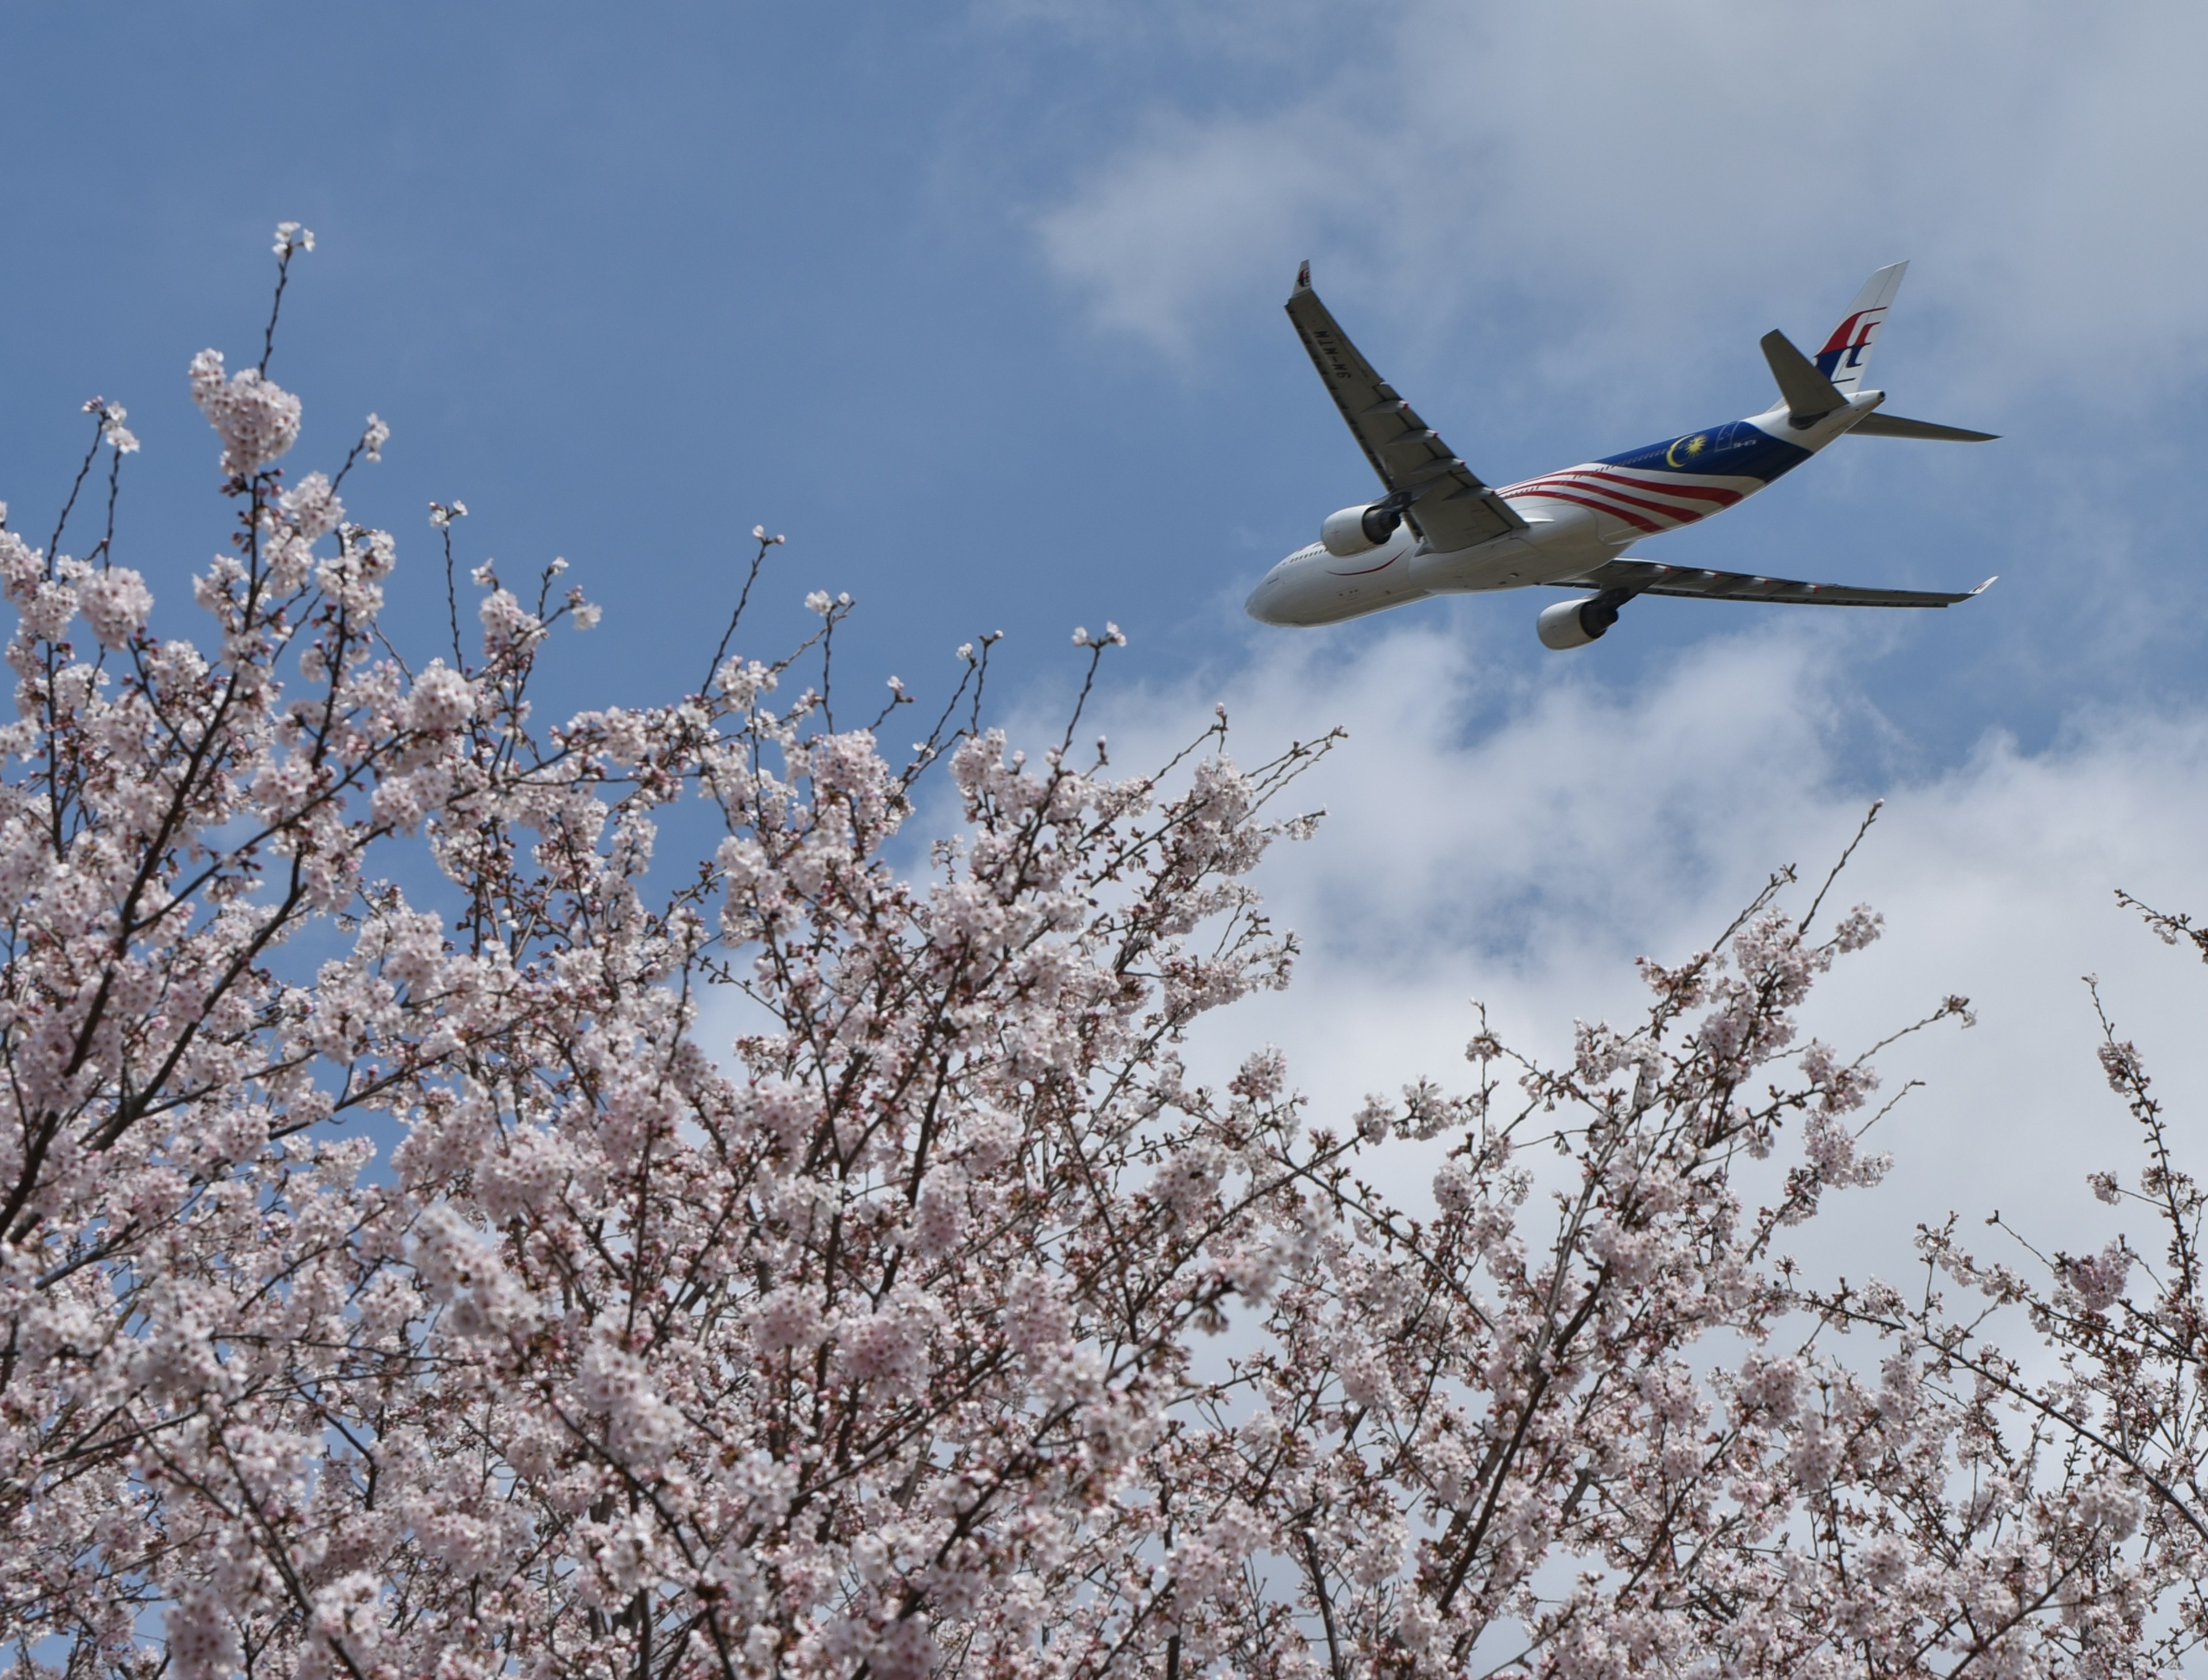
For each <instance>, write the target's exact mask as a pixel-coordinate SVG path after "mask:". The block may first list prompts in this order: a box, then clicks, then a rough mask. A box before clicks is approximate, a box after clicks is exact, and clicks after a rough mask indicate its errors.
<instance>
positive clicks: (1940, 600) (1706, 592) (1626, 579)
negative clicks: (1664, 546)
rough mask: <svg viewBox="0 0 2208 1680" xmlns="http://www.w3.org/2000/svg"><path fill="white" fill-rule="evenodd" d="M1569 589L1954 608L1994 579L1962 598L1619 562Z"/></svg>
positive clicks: (1562, 581) (1568, 583)
mask: <svg viewBox="0 0 2208 1680" xmlns="http://www.w3.org/2000/svg"><path fill="white" fill-rule="evenodd" d="M1548 581H1549V582H1551V583H1552V584H1557V585H1563V587H1564V588H1567V589H1595V590H1603V589H1623V590H1629V591H1632V592H1633V593H1634V594H1635V595H1679V596H1688V597H1693V598H1695V599H1696V600H1702V601H1792V602H1797V603H1801V604H1802V605H1804V606H1822V607H1952V606H1953V605H1954V604H1955V603H1957V602H1958V601H1967V600H1969V599H1970V598H1971V597H1972V596H1974V595H1983V593H1984V592H1985V591H1986V588H1987V586H1988V585H1990V584H1991V583H1992V582H1993V579H1991V578H1988V579H1986V581H1985V583H1983V584H1980V585H1978V586H1977V588H1976V589H1966V590H1963V591H1960V592H1955V591H1947V590H1933V589H1865V588H1863V587H1861V586H1859V585H1855V584H1810V583H1803V582H1801V581H1799V580H1798V579H1793V578H1755V577H1750V576H1749V574H1748V573H1745V572H1708V571H1704V570H1702V569H1701V568H1700V567H1692V566H1658V565H1656V564H1654V563H1653V561H1646V560H1613V561H1609V562H1608V563H1607V564H1605V565H1602V566H1597V567H1592V568H1590V569H1589V570H1587V571H1585V572H1582V573H1580V574H1579V575H1578V576H1577V577H1575V578H1551V579H1549V580H1548Z"/></svg>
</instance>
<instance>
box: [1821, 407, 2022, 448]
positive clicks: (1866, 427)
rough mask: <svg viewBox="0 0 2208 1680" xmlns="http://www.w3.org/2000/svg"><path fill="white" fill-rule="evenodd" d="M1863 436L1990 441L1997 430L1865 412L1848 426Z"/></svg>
mask: <svg viewBox="0 0 2208 1680" xmlns="http://www.w3.org/2000/svg"><path fill="white" fill-rule="evenodd" d="M1848 429H1849V430H1850V431H1851V432H1858V433H1861V434H1862V435H1863V436H1865V437H1922V438H1929V439H1930V440H1932V441H1935V442H1938V443H1991V442H1992V441H1994V440H1995V438H1997V437H1999V436H2000V435H2001V434H2000V433H1999V432H1967V431H1965V430H1964V429H1962V428H1961V427H1960V426H1935V425H1934V424H1933V423H1931V422H1930V421H1929V420H1905V419H1903V418H1902V417H1900V416H1899V415H1898V414H1867V415H1865V416H1864V417H1863V418H1862V419H1860V420H1858V421H1857V422H1856V423H1855V424H1854V425H1852V426H1851V427H1850V428H1848Z"/></svg>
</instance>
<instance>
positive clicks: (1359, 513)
mask: <svg viewBox="0 0 2208 1680" xmlns="http://www.w3.org/2000/svg"><path fill="white" fill-rule="evenodd" d="M1402 523H1403V516H1402V514H1401V513H1398V512H1397V511H1396V510H1395V509H1394V508H1392V507H1383V506H1382V505H1381V504H1380V503H1378V502H1367V503H1365V505H1363V506H1362V507H1344V508H1342V509H1341V510H1340V511H1339V512H1336V513H1329V514H1328V515H1327V516H1326V518H1325V519H1324V520H1323V521H1322V522H1321V524H1320V525H1319V528H1318V540H1319V541H1320V542H1321V543H1324V544H1325V545H1326V551H1327V552H1328V553H1329V554H1330V555H1333V556H1334V557H1335V559H1336V560H1347V559H1348V558H1349V557H1350V556H1351V555H1361V554H1363V553H1365V551H1366V550H1367V549H1377V548H1378V547H1379V546H1380V545H1381V544H1382V543H1384V542H1386V541H1387V540H1388V539H1389V537H1393V536H1394V535H1395V527H1396V526H1398V525H1401V524H1402Z"/></svg>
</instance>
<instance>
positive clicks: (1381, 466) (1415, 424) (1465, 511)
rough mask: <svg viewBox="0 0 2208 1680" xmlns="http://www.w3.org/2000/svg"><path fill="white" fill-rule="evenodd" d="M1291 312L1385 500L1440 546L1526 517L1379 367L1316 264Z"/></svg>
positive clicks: (1438, 549) (1304, 273)
mask: <svg viewBox="0 0 2208 1680" xmlns="http://www.w3.org/2000/svg"><path fill="white" fill-rule="evenodd" d="M1288 319H1289V320H1290V321H1293V322H1294V323H1295V328H1296V333H1297V336H1298V337H1299V338H1300V339H1303V341H1304V348H1305V350H1307V351H1310V352H1311V365H1312V366H1313V367H1315V368H1317V369H1318V376H1319V377H1320V378H1321V379H1323V380H1324V381H1326V388H1327V391H1328V393H1329V395H1331V396H1332V397H1333V398H1334V405H1335V407H1336V408H1338V409H1340V410H1341V417H1342V418H1343V419H1344V420H1347V422H1348V423H1349V429H1350V430H1351V432H1353V434H1355V435H1356V438H1357V442H1358V447H1360V448H1361V449H1363V450H1364V451H1365V459H1367V460H1368V461H1370V462H1371V463H1372V470H1373V471H1375V472H1377V473H1378V474H1379V475H1380V482H1381V483H1382V484H1383V485H1385V486H1386V487H1387V489H1388V495H1387V497H1386V500H1387V501H1389V503H1391V504H1392V505H1393V506H1394V507H1395V509H1396V510H1397V511H1398V512H1400V513H1402V514H1403V515H1404V517H1405V518H1407V519H1409V520H1410V522H1411V528H1412V529H1413V530H1414V531H1417V532H1418V533H1419V536H1420V537H1424V538H1425V543H1426V546H1427V547H1428V548H1429V549H1432V550H1433V551H1434V552H1435V553H1437V554H1447V553H1449V551H1450V550H1451V549H1468V548H1470V547H1472V546H1473V544H1474V543H1485V542H1487V541H1488V540H1489V539H1491V538H1492V537H1501V536H1503V534H1504V533H1505V532H1508V531H1523V530H1525V529H1526V522H1525V520H1523V519H1520V518H1519V517H1518V515H1517V514H1516V513H1513V512H1512V511H1511V510H1510V508H1509V505H1508V504H1507V503H1505V502H1504V501H1503V499H1502V498H1501V497H1500V496H1498V495H1496V494H1495V492H1494V491H1492V490H1491V489H1488V488H1487V486H1486V485H1485V484H1484V483H1481V482H1480V481H1479V477H1478V475H1477V474H1475V473H1474V472H1473V471H1472V469H1471V468H1470V467H1468V466H1467V465H1465V464H1464V463H1463V462H1462V461H1461V460H1459V459H1457V458H1456V456H1455V453H1453V452H1452V451H1451V450H1450V448H1449V445H1447V444H1446V443H1443V441H1441V439H1440V437H1438V436H1437V435H1436V434H1435V432H1434V429H1433V428H1432V427H1431V426H1429V425H1427V424H1426V423H1425V421H1423V420H1421V419H1420V418H1419V417H1418V414H1417V412H1416V411H1413V408H1412V407H1411V405H1410V404H1408V403H1407V402H1405V401H1404V400H1403V399H1401V397H1399V396H1397V395H1396V394H1395V387H1394V386H1392V385H1390V384H1389V383H1388V381H1386V380H1384V379H1383V378H1381V377H1380V375H1378V374H1377V373H1375V372H1374V371H1373V369H1372V364H1371V363H1370V362H1367V361H1366V360H1365V357H1363V356H1361V355H1360V354H1359V353H1358V349H1357V346H1356V345H1353V344H1352V343H1350V342H1349V338H1348V335H1347V333H1343V331H1342V330H1341V327H1338V326H1336V325H1335V320H1334V316H1333V315H1332V314H1331V313H1330V312H1329V310H1328V309H1327V307H1326V305H1325V304H1323V303H1320V302H1319V300H1318V294H1317V292H1316V291H1312V290H1311V264H1309V263H1308V262H1306V263H1305V264H1304V266H1303V267H1301V268H1300V269H1299V270H1298V271H1297V273H1296V289H1295V291H1294V292H1293V293H1292V294H1291V295H1290V297H1289V298H1288Z"/></svg>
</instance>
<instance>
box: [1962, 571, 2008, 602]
mask: <svg viewBox="0 0 2208 1680" xmlns="http://www.w3.org/2000/svg"><path fill="white" fill-rule="evenodd" d="M2000 581H2001V573H1998V572H1996V573H1994V574H1993V576H1991V577H1990V578H1988V579H1986V580H1985V582H1983V583H1982V584H1980V585H1978V586H1977V588H1976V589H1974V590H1972V591H1971V592H1970V593H1969V594H1968V595H1965V597H1963V599H1965V601H1975V600H1977V598H1978V597H1980V596H1981V595H1983V594H1984V593H1985V592H1986V591H1988V590H1989V589H1991V588H1992V587H1993V586H1994V585H1995V584H1997V583H1999V582H2000Z"/></svg>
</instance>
